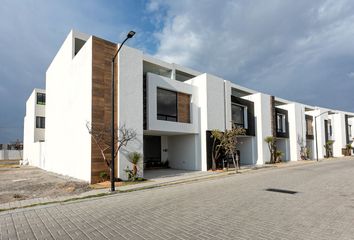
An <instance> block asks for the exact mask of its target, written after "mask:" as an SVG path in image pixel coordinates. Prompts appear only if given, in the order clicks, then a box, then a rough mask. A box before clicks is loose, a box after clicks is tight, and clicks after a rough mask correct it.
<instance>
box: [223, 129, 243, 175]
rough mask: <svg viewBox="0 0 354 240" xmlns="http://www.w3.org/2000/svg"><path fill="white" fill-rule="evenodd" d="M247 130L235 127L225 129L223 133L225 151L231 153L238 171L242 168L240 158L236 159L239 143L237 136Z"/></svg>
mask: <svg viewBox="0 0 354 240" xmlns="http://www.w3.org/2000/svg"><path fill="white" fill-rule="evenodd" d="M245 132H246V131H245V129H243V128H240V127H233V128H232V129H231V130H225V132H224V134H223V141H222V145H223V148H224V150H225V153H226V154H228V155H231V157H232V161H233V163H234V166H235V172H236V173H237V171H238V169H239V168H240V166H239V161H238V159H236V153H237V144H238V140H237V136H240V135H245Z"/></svg>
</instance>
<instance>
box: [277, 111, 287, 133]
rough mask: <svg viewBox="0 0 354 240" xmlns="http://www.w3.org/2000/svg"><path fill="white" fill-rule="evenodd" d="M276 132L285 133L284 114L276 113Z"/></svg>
mask: <svg viewBox="0 0 354 240" xmlns="http://www.w3.org/2000/svg"><path fill="white" fill-rule="evenodd" d="M277 132H279V133H285V132H286V126H285V114H281V113H277Z"/></svg>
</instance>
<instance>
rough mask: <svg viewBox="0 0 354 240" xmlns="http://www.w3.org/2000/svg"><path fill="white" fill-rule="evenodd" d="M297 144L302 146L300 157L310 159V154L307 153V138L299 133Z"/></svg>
mask: <svg viewBox="0 0 354 240" xmlns="http://www.w3.org/2000/svg"><path fill="white" fill-rule="evenodd" d="M297 144H298V145H299V147H300V157H301V159H302V160H306V159H308V158H309V157H310V156H308V154H307V152H308V151H307V146H306V140H305V139H304V138H303V137H302V136H300V134H298V135H297Z"/></svg>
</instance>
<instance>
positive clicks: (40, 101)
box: [36, 92, 46, 105]
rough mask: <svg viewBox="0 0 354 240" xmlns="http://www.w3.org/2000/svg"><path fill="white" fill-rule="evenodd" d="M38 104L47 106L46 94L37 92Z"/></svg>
mask: <svg viewBox="0 0 354 240" xmlns="http://www.w3.org/2000/svg"><path fill="white" fill-rule="evenodd" d="M36 102H37V104H38V105H45V102H46V96H45V93H40V92H37V101H36Z"/></svg>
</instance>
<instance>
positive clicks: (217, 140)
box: [210, 129, 224, 171]
mask: <svg viewBox="0 0 354 240" xmlns="http://www.w3.org/2000/svg"><path fill="white" fill-rule="evenodd" d="M223 135H224V133H223V132H221V131H220V130H218V129H214V130H212V131H211V136H210V137H211V138H212V139H213V146H212V151H211V169H212V170H213V171H215V170H216V160H217V159H219V157H220V155H221V150H222V147H223V143H222V141H223Z"/></svg>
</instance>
